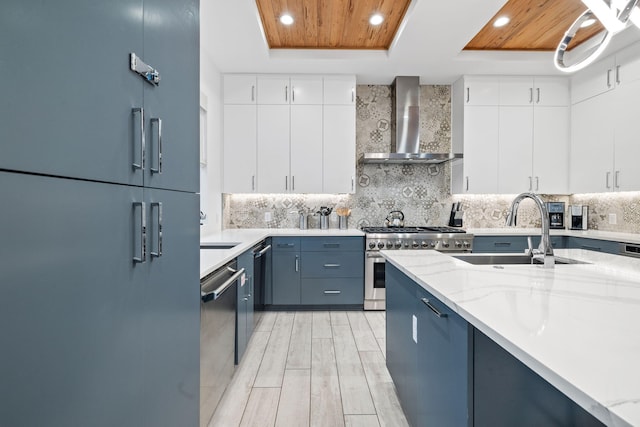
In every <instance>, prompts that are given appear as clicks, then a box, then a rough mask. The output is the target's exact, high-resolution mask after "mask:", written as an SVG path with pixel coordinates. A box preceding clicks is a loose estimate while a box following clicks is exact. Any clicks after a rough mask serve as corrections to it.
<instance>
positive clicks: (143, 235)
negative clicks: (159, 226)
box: [133, 202, 147, 264]
mask: <svg viewBox="0 0 640 427" xmlns="http://www.w3.org/2000/svg"><path fill="white" fill-rule="evenodd" d="M136 206H140V252H139V253H140V256H134V257H133V262H137V263H140V264H142V263H144V262H145V261H146V259H147V213H146V209H145V205H144V203H143V202H134V203H133V208H134V210H135V208H136ZM134 234H135V233H134ZM134 245H135V237H134ZM134 252H135V250H134Z"/></svg>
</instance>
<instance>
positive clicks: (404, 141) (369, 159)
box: [360, 76, 462, 164]
mask: <svg viewBox="0 0 640 427" xmlns="http://www.w3.org/2000/svg"><path fill="white" fill-rule="evenodd" d="M461 158H462V154H453V153H421V152H420V78H419V77H414V76H398V77H396V78H395V79H394V80H393V85H392V87H391V152H390V153H364V154H363V155H362V157H361V158H360V161H361V162H363V163H420V164H438V163H444V162H448V161H451V160H455V159H461Z"/></svg>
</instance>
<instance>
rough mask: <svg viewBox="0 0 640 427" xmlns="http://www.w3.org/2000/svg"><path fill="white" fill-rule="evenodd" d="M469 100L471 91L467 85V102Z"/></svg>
mask: <svg viewBox="0 0 640 427" xmlns="http://www.w3.org/2000/svg"><path fill="white" fill-rule="evenodd" d="M469 100H471V91H470V90H469V88H468V87H467V104H468V103H469Z"/></svg>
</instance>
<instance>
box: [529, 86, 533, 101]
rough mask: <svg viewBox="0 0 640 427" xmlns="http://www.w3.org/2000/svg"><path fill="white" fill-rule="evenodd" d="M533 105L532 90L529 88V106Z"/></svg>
mask: <svg viewBox="0 0 640 427" xmlns="http://www.w3.org/2000/svg"><path fill="white" fill-rule="evenodd" d="M532 103H533V88H532V87H530V88H529V104H532Z"/></svg>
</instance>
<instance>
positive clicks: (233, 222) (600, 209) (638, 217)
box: [223, 85, 640, 233]
mask: <svg viewBox="0 0 640 427" xmlns="http://www.w3.org/2000/svg"><path fill="white" fill-rule="evenodd" d="M356 95H357V97H356V157H357V158H359V157H360V155H361V154H362V153H365V152H388V151H389V149H390V146H391V126H390V120H391V87H390V86H382V85H375V86H365V85H360V86H358V87H357V90H356ZM420 150H421V151H428V152H440V153H442V152H449V151H450V150H451V87H450V86H446V85H424V86H421V88H420ZM450 176H451V171H450V166H449V164H448V163H445V164H442V165H384V164H366V165H362V164H358V168H357V186H356V193H355V194H349V195H322V194H259V195H253V194H250V195H249V194H234V195H229V194H224V195H223V221H224V222H223V224H224V228H296V227H298V212H301V211H303V212H315V211H316V210H318V208H319V207H320V206H330V207H334V208H339V207H347V208H350V209H351V217H350V218H349V228H360V227H362V226H368V225H371V226H375V225H382V224H383V222H384V219H385V218H386V216H387V214H388V213H389V211H392V210H401V211H403V212H404V214H405V224H407V225H412V226H419V225H446V224H447V223H448V220H449V213H450V211H451V204H452V203H454V202H455V203H457V202H460V204H461V207H462V209H463V210H464V217H463V225H464V227H465V228H502V227H504V224H505V218H506V214H507V210H508V209H509V206H510V204H511V201H512V200H513V197H514V195H453V196H452V195H451V194H450V193H451V190H450ZM543 198H544V199H545V200H547V201H563V202H565V204H566V205H567V206H568V205H569V204H586V205H589V210H590V216H589V228H592V229H599V230H607V231H618V232H630V233H640V193H616V194H590V195H574V196H543ZM265 212H270V213H271V220H270V221H265ZM610 213H615V214H616V217H617V224H615V225H612V224H609V214H610ZM337 221H338V219H337V216H336V214H335V213H334V214H331V216H330V227H331V228H337V227H338V225H337ZM318 222H319V221H318V218H317V217H310V219H309V227H310V228H314V227H316V228H317V227H318ZM518 226H519V227H540V217H539V214H538V211H537V208H536V207H535V205H534V204H533V202H531V201H529V200H525V201H523V203H522V204H521V206H520V209H519V211H518Z"/></svg>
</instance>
